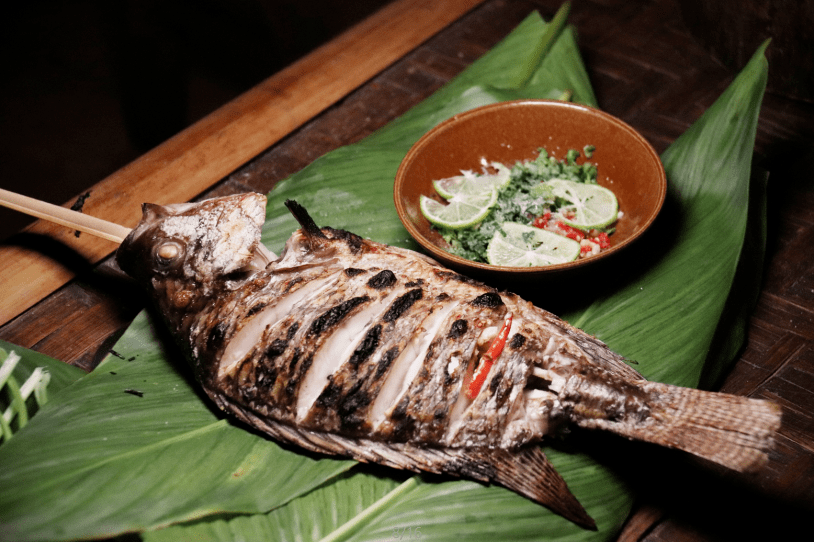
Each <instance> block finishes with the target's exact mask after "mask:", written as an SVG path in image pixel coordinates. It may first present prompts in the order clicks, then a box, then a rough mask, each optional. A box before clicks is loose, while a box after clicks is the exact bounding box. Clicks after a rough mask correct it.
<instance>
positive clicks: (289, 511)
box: [0, 5, 767, 540]
mask: <svg viewBox="0 0 814 542" xmlns="http://www.w3.org/2000/svg"><path fill="white" fill-rule="evenodd" d="M564 13H567V5H566V6H565V7H564V10H563V11H561V12H560V13H559V14H558V16H557V17H555V20H554V21H552V22H551V23H548V24H546V23H544V22H543V21H542V19H541V18H540V17H539V16H538V15H537V14H533V15H531V16H530V17H528V18H527V19H526V20H525V21H524V22H523V23H522V24H521V25H520V26H519V27H518V28H517V29H516V30H515V31H514V32H513V33H512V34H510V35H509V36H508V37H507V38H506V39H505V40H504V41H503V42H502V43H501V44H499V45H498V46H497V47H495V48H494V49H493V50H492V51H490V52H489V53H488V54H487V55H485V56H484V57H483V58H481V59H480V60H479V61H478V62H476V63H474V64H473V65H472V66H470V68H468V69H467V70H466V71H465V72H464V73H463V74H461V75H460V76H459V77H457V78H456V79H455V80H453V81H452V82H451V83H450V84H449V85H447V86H446V87H444V88H443V89H442V90H440V91H439V92H438V93H436V94H435V95H434V96H433V97H431V98H430V99H428V100H426V101H425V102H423V103H422V104H420V105H419V106H417V107H416V108H414V109H413V110H411V111H410V112H408V113H407V114H405V115H404V116H403V117H401V118H400V119H397V120H396V121H395V122H393V123H391V124H390V125H388V126H387V127H386V128H384V129H382V130H380V131H379V132H377V133H376V134H374V135H373V136H371V137H369V138H368V139H366V140H365V141H363V142H360V143H358V144H356V145H352V146H349V147H345V148H342V149H338V150H336V151H333V152H331V153H329V154H328V155H326V156H324V157H322V158H320V159H319V160H317V161H316V162H314V163H313V164H312V165H311V166H309V167H308V168H306V169H304V170H303V171H301V172H300V173H298V174H297V175H295V176H293V177H291V178H290V179H288V180H286V181H284V182H282V183H280V185H279V186H278V187H277V188H275V190H274V191H272V193H271V194H270V203H269V207H268V221H267V224H266V227H265V228H264V233H263V239H264V242H265V243H266V245H267V246H269V247H270V248H271V249H272V250H280V248H281V247H282V245H283V242H284V240H285V239H287V238H288V236H289V235H290V233H291V232H292V231H293V230H294V229H295V228H296V227H297V226H296V224H295V223H294V222H293V220H292V219H290V218H289V217H288V216H287V213H286V212H285V211H284V210H283V206H282V204H281V202H282V201H283V200H284V199H286V198H296V199H297V200H298V201H299V202H300V203H302V204H303V205H305V207H306V208H308V209H309V211H310V212H311V213H312V214H313V216H314V218H315V219H316V220H317V222H318V223H319V224H321V225H330V226H333V227H341V228H346V229H348V230H350V231H354V232H356V233H358V234H360V235H363V236H367V237H371V238H373V239H375V240H377V241H383V242H387V243H390V244H394V245H399V246H405V247H411V248H412V247H414V245H413V243H412V241H411V240H410V239H409V236H408V235H407V233H406V232H405V230H404V229H403V227H402V226H401V223H400V222H399V221H398V219H397V217H396V214H395V209H394V207H393V204H392V179H393V177H394V175H395V170H396V168H397V166H398V163H399V162H400V160H401V158H402V157H403V156H404V154H405V153H406V152H407V150H408V149H409V147H410V145H411V144H412V143H413V142H414V141H415V140H416V139H418V137H420V135H421V134H422V133H424V132H425V131H426V130H428V129H429V128H431V127H432V126H433V125H435V124H437V123H438V122H440V121H441V120H443V119H445V118H447V117H449V116H451V115H452V114H454V113H457V112H458V111H462V110H465V109H468V108H471V107H476V106H478V105H482V104H484V103H489V102H492V101H499V100H505V99H513V98H517V97H552V96H556V95H559V94H560V93H561V92H562V91H563V90H566V89H570V90H572V91H573V96H574V99H575V100H576V101H580V102H583V103H588V104H591V105H595V99H594V96H593V93H592V91H591V88H590V84H589V83H588V78H587V76H586V75H585V70H584V68H583V66H582V62H581V60H580V57H579V53H578V49H577V46H576V40H575V37H574V34H573V31H572V29H570V28H568V27H564V24H563V23H564V15H563V14H564ZM766 69H767V68H766V61H765V58H764V57H763V54H762V50H761V51H759V52H758V53H757V54H756V55H755V58H754V59H753V60H752V62H751V63H750V64H749V66H747V67H746V68H745V69H744V70H743V72H742V73H741V75H740V76H739V77H738V79H737V80H736V81H735V82H734V83H733V84H732V85H731V87H730V88H729V89H728V90H727V92H726V93H725V94H724V95H723V96H722V97H721V98H720V99H719V100H718V101H717V102H716V104H715V105H714V106H713V107H712V108H710V110H709V111H708V112H707V114H706V115H705V116H704V117H703V118H702V119H701V120H699V121H698V122H697V123H696V124H695V125H694V126H693V128H692V129H691V130H690V131H688V132H687V134H685V135H684V136H683V137H682V138H681V139H679V140H678V141H677V142H676V143H675V144H674V145H673V146H671V147H670V149H669V150H668V151H667V152H666V153H665V155H664V157H663V160H664V163H665V167H666V169H667V172H668V178H669V182H670V186H671V192H670V201H669V206H668V209H667V211H669V213H670V215H669V217H670V218H676V217H678V219H679V220H678V221H677V222H676V224H677V225H675V226H673V221H672V220H669V221H668V220H665V221H660V222H659V223H658V224H657V227H658V228H662V232H664V233H665V235H668V237H667V238H668V239H670V243H669V247H668V249H665V250H662V251H659V252H658V254H656V255H654V256H653V257H652V260H651V261H649V262H647V264H646V265H643V266H641V267H642V269H641V272H640V273H639V274H637V275H636V276H631V277H630V278H629V280H628V281H627V283H625V284H616V285H614V288H609V289H608V291H607V292H606V294H605V296H604V297H603V298H601V299H597V300H595V301H594V302H593V303H592V304H586V305H583V306H580V307H571V310H569V311H568V312H567V313H566V314H567V317H568V319H569V320H570V321H571V322H572V323H573V322H577V323H579V325H580V326H582V327H583V328H584V329H586V330H587V331H589V332H591V333H594V334H596V335H598V336H599V337H600V338H602V339H603V340H605V341H606V342H608V343H609V344H610V345H611V346H612V347H613V348H614V349H616V350H617V351H619V352H621V353H622V354H624V355H626V356H628V357H629V358H632V359H636V360H637V361H639V363H640V366H639V367H638V368H639V369H640V370H641V371H642V372H644V373H645V375H646V376H648V377H651V378H655V379H658V380H663V381H666V382H671V383H681V384H685V385H696V384H697V383H698V381H699V378H700V377H701V374H702V372H703V371H704V364H705V360H706V359H707V357H708V353H709V352H710V349H711V348H712V347H713V345H714V344H716V341H717V340H720V341H721V343H722V344H726V345H728V346H726V347H722V348H721V349H719V350H716V351H715V353H716V355H715V356H714V360H713V361H714V365H715V366H716V370H717V371H718V372H720V371H722V370H724V369H721V368H722V367H725V366H726V364H727V363H728V362H730V361H731V358H732V355H731V354H732V351H733V349H735V348H737V344H738V339H737V338H738V337H739V336H740V333H742V331H741V329H740V328H738V325H741V327H742V319H737V318H735V319H733V324H732V325H726V326H722V327H719V325H718V324H719V322H721V321H722V320H721V315H722V313H723V312H724V308H725V306H726V300H727V298H728V297H729V299H730V300H732V299H736V300H737V299H740V298H742V297H743V296H736V295H735V294H736V293H737V294H742V293H743V292H741V291H739V292H732V295H731V296H730V289H731V286H732V284H733V281H734V282H735V284H736V285H740V283H739V282H737V281H735V273H736V269H737V263H738V260H739V256H740V254H741V250H742V246H743V241H744V236H745V233H746V231H747V230H746V224H747V223H748V222H749V221H748V219H747V211H746V209H747V207H746V205H745V203H746V201H747V197H748V188H749V167H750V162H751V153H752V149H753V145H754V133H755V127H756V121H757V115H758V111H759V105H760V101H761V99H762V92H763V88H764V86H765V77H766ZM713 151H714V152H713ZM715 217H717V218H715ZM711 223H712V224H720V223H727V224H733V226H732V227H731V228H730V231H727V232H726V233H725V234H724V235H718V233H720V232H718V231H717V230H719V229H720V228H711V227H710V224H711ZM705 226H706V227H705ZM710 232H714V233H716V235H711V234H710ZM662 244H663V241H662ZM699 244H700V245H701V246H703V248H694V247H695V246H697V245H699ZM758 245H759V243H758ZM750 246H751V245H750ZM757 252H759V251H756V252H753V253H750V254H752V255H753V254H755V253H757ZM711 254H714V255H715V257H710V255H711ZM758 257H759V256H758ZM688 270H691V271H692V273H689V272H688ZM690 274H697V275H699V276H698V277H693V281H692V283H686V282H684V281H685V277H686V276H687V275H690ZM702 277H704V278H702ZM743 288H745V289H746V290H748V291H747V292H746V294H747V297H748V296H754V285H753V284H748V283H747V284H745V285H744V286H743ZM665 303H669V305H664V304H665ZM727 307H728V308H729V309H730V310H731V311H732V313H733V314H736V315H737V314H742V313H743V304H742V303H738V302H732V303H730V305H728V306H727ZM688 310H692V311H693V312H691V313H690V314H689V315H686V313H687V311H688ZM607 311H613V313H614V316H609V315H607V314H606V312H607ZM153 322H154V319H153V318H152V316H151V315H150V314H148V313H143V314H141V315H140V316H139V317H138V318H137V319H136V321H135V322H134V323H133V325H132V326H131V327H130V328H129V329H128V331H127V332H126V333H125V335H124V336H123V337H122V338H121V340H120V341H119V342H118V343H117V344H116V346H115V350H116V352H117V353H118V354H119V356H111V357H108V358H107V359H106V360H105V361H104V362H103V363H102V364H101V365H100V366H99V367H98V368H97V369H96V370H94V371H93V372H92V373H91V374H89V375H87V376H85V377H83V378H81V379H79V380H78V381H76V382H75V383H73V384H71V385H68V386H67V387H65V388H64V389H62V390H61V391H59V392H58V393H56V394H54V396H53V397H52V398H51V400H50V401H49V403H48V404H47V405H46V406H45V407H44V408H43V409H42V411H40V412H39V413H38V414H37V415H36V416H35V417H34V418H33V419H32V420H31V421H30V423H29V424H28V425H27V426H26V427H25V428H24V429H23V430H21V431H20V432H19V433H18V434H17V435H15V436H14V438H13V439H11V440H10V441H9V442H8V443H6V444H4V445H3V446H0V465H2V469H0V539H2V540H68V539H75V538H80V537H83V538H90V537H103V536H112V535H115V534H119V533H123V532H128V531H142V532H143V534H142V537H143V538H144V539H146V540H170V539H172V540H179V539H181V540H183V539H195V540H239V539H243V540H257V539H265V540H288V539H292V540H296V539H301V540H385V539H390V538H393V539H397V538H400V539H405V538H427V539H432V540H447V539H460V538H476V539H483V538H487V539H488V538H495V539H513V540H607V539H608V538H610V537H612V536H613V535H614V534H615V533H616V532H617V531H618V529H619V527H620V526H621V524H622V522H623V521H624V519H625V517H626V516H627V514H628V512H629V510H630V506H631V503H632V492H631V491H630V490H629V489H628V488H627V487H626V484H625V481H624V478H623V477H622V476H620V475H619V474H618V471H617V470H616V469H614V468H613V467H612V466H610V465H609V464H607V463H606V462H603V461H602V460H601V453H600V452H599V451H595V450H590V449H579V450H577V451H575V450H574V449H572V448H573V447H569V446H568V444H563V443H555V444H553V445H549V446H547V447H546V453H547V454H548V455H549V457H550V459H551V461H552V463H554V465H555V467H556V468H557V469H558V471H559V472H560V473H562V474H563V476H564V477H565V478H566V480H567V481H568V484H569V486H570V487H571V489H572V490H573V491H574V493H575V495H576V496H577V498H579V499H580V501H581V502H582V503H583V504H584V505H585V507H586V508H587V510H588V512H589V513H590V514H591V515H592V516H593V517H594V518H595V519H596V521H597V523H598V525H599V529H600V530H599V531H598V532H589V531H584V530H581V529H579V528H577V527H575V526H574V525H572V524H571V523H569V522H567V521H565V520H563V519H562V518H560V517H558V516H556V515H554V514H552V513H550V512H549V511H548V510H546V509H545V508H542V507H540V506H538V505H536V504H534V503H532V502H530V501H529V500H527V499H524V498H522V497H519V496H517V495H516V494H514V493H512V492H510V491H507V490H505V489H503V488H500V487H485V486H483V485H481V484H478V483H474V482H470V481H450V480H448V479H437V478H434V477H419V476H409V477H408V476H406V475H405V474H404V473H398V472H393V471H389V470H387V469H378V468H375V467H370V466H355V467H354V463H353V462H350V461H342V460H332V459H325V458H319V459H317V458H313V457H311V456H308V455H307V454H301V453H297V452H293V451H290V450H288V449H284V448H281V447H280V446H277V445H276V444H274V443H273V442H270V441H268V440H267V439H265V438H262V437H260V436H257V435H255V434H254V433H252V432H251V431H249V430H247V429H246V428H243V427H237V426H236V425H233V424H231V423H230V422H227V421H224V420H223V419H222V418H221V416H220V415H219V414H218V413H216V412H213V411H211V410H210V407H209V405H208V403H207V402H206V401H205V400H204V399H203V398H202V397H201V396H200V395H199V392H197V391H196V388H195V387H194V384H192V378H191V376H190V375H188V374H187V373H186V372H185V369H184V368H183V367H181V365H180V364H178V363H177V360H178V359H179V358H180V356H179V354H178V353H177V352H175V351H174V350H173V348H172V347H171V346H169V345H170V341H169V339H168V338H167V337H164V336H163V335H161V333H162V332H161V330H160V329H157V328H156V327H154V323H153ZM677 328H680V329H678V330H677ZM716 330H717V331H716ZM676 333H678V334H679V335H680V337H679V338H674V335H675V334H676ZM681 338H683V342H682V340H681ZM676 366H678V367H676ZM578 443H579V442H578ZM633 459H634V460H635V458H633ZM351 468H352V470H350V471H349V470H348V469H351ZM179 522H183V523H181V524H180V525H172V526H169V527H166V528H163V529H162V528H161V527H163V526H167V525H171V524H177V523H179Z"/></svg>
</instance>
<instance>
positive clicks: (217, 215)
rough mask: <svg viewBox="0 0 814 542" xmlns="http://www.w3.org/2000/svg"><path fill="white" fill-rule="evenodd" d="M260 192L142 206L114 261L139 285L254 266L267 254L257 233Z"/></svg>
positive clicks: (215, 276)
mask: <svg viewBox="0 0 814 542" xmlns="http://www.w3.org/2000/svg"><path fill="white" fill-rule="evenodd" d="M265 211H266V197H265V196H264V195H262V194H255V193H246V194H239V195H234V196H226V197H220V198H214V199H210V200H205V201H201V202H197V203H180V204H171V205H157V204H152V203H145V204H144V205H143V206H142V213H143V216H142V219H141V222H139V224H138V225H137V226H136V227H135V228H134V229H133V230H132V231H131V232H130V234H129V235H128V236H127V237H126V238H125V239H124V241H122V244H121V245H120V247H119V249H118V251H117V252H116V262H117V263H118V265H119V267H120V268H121V269H122V270H123V271H124V272H125V273H127V274H128V275H130V276H131V277H133V278H134V279H136V281H137V282H139V283H141V284H142V285H143V286H147V287H153V288H156V287H157V284H158V283H161V282H167V281H175V282H186V283H190V282H194V283H197V284H199V285H205V284H207V283H209V282H211V281H217V280H220V279H223V278H224V277H227V276H229V275H231V274H234V273H239V272H241V271H246V270H249V269H256V268H257V267H258V265H259V263H260V262H258V259H260V260H263V262H262V266H264V264H265V263H268V262H267V258H265V257H264V255H265V254H267V252H266V251H263V250H262V245H261V244H260V234H261V228H262V226H263V223H264V222H265V218H266V212H265Z"/></svg>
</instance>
